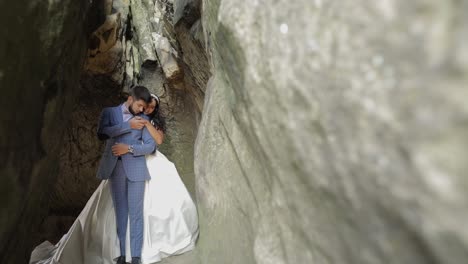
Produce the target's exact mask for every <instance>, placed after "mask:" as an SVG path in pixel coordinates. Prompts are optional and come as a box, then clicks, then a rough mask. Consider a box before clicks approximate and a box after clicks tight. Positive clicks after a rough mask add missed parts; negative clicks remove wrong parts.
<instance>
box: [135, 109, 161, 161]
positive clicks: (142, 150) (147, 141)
mask: <svg viewBox="0 0 468 264" xmlns="http://www.w3.org/2000/svg"><path fill="white" fill-rule="evenodd" d="M145 119H146V118H145ZM142 141H143V144H138V145H133V156H135V157H136V156H142V155H148V154H151V153H154V152H155V151H156V149H157V145H156V142H155V141H154V139H153V137H152V136H151V134H150V133H149V131H148V129H147V128H146V127H144V128H143V131H142Z"/></svg>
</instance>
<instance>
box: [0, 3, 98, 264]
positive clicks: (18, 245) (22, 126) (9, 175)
mask: <svg viewBox="0 0 468 264" xmlns="http://www.w3.org/2000/svg"><path fill="white" fill-rule="evenodd" d="M103 8H104V7H103V3H102V1H98V0H95V1H21V0H20V1H13V2H12V1H1V2H0V24H1V26H0V39H1V41H0V90H1V96H0V98H1V99H0V105H1V111H0V116H1V117H0V120H1V121H0V122H1V126H0V134H1V136H0V146H1V159H0V175H1V177H0V179H1V180H0V181H1V184H0V186H1V187H0V189H1V191H0V201H1V203H2V206H1V208H2V209H1V211H0V262H2V263H26V262H27V260H28V258H29V256H30V252H31V249H32V247H33V246H34V245H36V244H37V243H38V242H40V241H41V240H42V239H43V237H40V236H39V235H38V233H37V231H38V230H39V226H40V224H41V222H42V221H43V220H44V218H45V216H46V215H47V213H48V199H47V198H48V194H49V193H50V191H51V186H53V184H54V182H55V180H56V176H57V167H58V166H57V165H58V159H59V154H60V149H61V148H62V146H63V144H62V143H63V142H62V139H63V135H64V133H65V131H66V129H67V126H68V124H69V122H68V120H69V117H70V113H71V110H72V105H73V103H74V102H75V96H76V95H77V92H78V90H79V85H78V84H79V78H80V72H81V68H82V65H83V62H84V59H85V57H86V48H87V46H88V39H89V36H90V34H91V32H93V31H94V30H95V28H96V27H97V25H99V24H101V23H102V22H103V17H101V16H100V15H99V14H100V13H101V11H102V9H103Z"/></svg>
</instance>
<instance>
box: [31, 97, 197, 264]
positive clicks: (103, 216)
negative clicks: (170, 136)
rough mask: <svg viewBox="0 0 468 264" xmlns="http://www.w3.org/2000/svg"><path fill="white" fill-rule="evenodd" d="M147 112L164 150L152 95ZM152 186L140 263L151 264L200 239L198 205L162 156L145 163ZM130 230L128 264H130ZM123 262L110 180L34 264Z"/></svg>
mask: <svg viewBox="0 0 468 264" xmlns="http://www.w3.org/2000/svg"><path fill="white" fill-rule="evenodd" d="M151 97H152V102H151V104H149V105H148V107H147V108H146V110H145V114H146V115H147V116H148V117H149V118H150V121H147V122H146V124H145V126H146V128H147V129H148V131H149V132H150V134H151V136H152V137H153V138H154V140H155V141H156V143H157V144H158V145H159V144H161V143H162V141H163V138H164V132H165V130H166V127H165V122H164V119H163V118H162V116H161V114H160V111H159V98H158V97H157V96H156V95H154V94H152V95H151ZM146 164H147V166H148V170H149V173H150V175H151V180H149V181H146V184H145V194H144V211H143V214H144V234H143V247H142V255H141V262H142V263H143V264H150V263H155V262H158V261H160V260H161V259H162V258H165V257H168V256H171V255H178V254H182V253H184V252H187V251H190V250H192V249H193V248H194V245H195V241H196V239H197V237H198V218H197V210H196V207H195V204H194V202H193V200H192V198H191V197H190V194H189V193H188V191H187V189H186V187H185V185H184V184H183V182H182V181H181V179H180V177H179V174H178V172H177V169H176V167H175V166H174V164H173V163H172V162H171V161H169V160H168V159H167V158H166V156H164V154H162V153H161V152H159V151H157V152H156V153H155V154H153V155H148V156H147V157H146ZM128 228H129V227H128V226H127V243H126V245H127V248H126V252H127V254H126V256H127V259H126V261H127V262H129V261H130V260H131V258H130V256H131V254H130V237H129V233H130V232H129V231H128ZM119 256H120V248H119V239H118V237H117V232H116V218H115V212H114V207H113V202H112V197H111V192H110V182H109V180H104V181H102V182H101V184H100V185H99V186H98V188H97V189H96V191H95V192H94V193H93V195H92V196H91V198H90V199H89V200H88V202H87V204H86V206H85V207H84V209H83V211H81V213H80V215H79V216H78V218H77V219H76V220H75V222H74V223H73V225H72V226H71V228H70V229H69V231H68V233H67V234H65V235H64V236H63V237H62V238H61V239H60V241H59V242H58V243H57V244H56V245H52V244H51V243H50V242H49V241H45V242H43V243H42V244H40V245H39V246H37V247H36V248H35V249H34V250H33V252H32V254H31V259H30V262H29V263H30V264H33V263H34V264H56V263H57V264H58V263H60V264H75V263H76V264H83V263H87V264H94V263H99V264H100V263H103V264H113V263H114V260H116V258H117V257H119Z"/></svg>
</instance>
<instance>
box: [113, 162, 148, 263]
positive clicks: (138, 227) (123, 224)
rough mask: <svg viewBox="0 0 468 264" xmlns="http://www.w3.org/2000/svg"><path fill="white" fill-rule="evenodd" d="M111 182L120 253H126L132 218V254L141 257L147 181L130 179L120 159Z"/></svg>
mask: <svg viewBox="0 0 468 264" xmlns="http://www.w3.org/2000/svg"><path fill="white" fill-rule="evenodd" d="M110 183H111V184H110V186H111V193H112V201H113V202H114V209H115V215H116V220H117V236H118V237H119V240H120V253H121V255H122V256H123V255H125V243H126V236H127V224H128V219H129V218H130V250H131V255H132V257H141V248H142V246H143V201H144V200H143V199H144V193H145V181H130V180H128V178H127V175H126V173H125V170H124V167H123V164H122V160H120V159H119V160H117V164H116V166H115V168H114V171H113V172H112V175H111V177H110Z"/></svg>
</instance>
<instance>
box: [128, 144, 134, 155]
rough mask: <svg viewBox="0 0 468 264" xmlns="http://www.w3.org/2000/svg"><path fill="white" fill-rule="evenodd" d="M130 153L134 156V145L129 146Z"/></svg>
mask: <svg viewBox="0 0 468 264" xmlns="http://www.w3.org/2000/svg"><path fill="white" fill-rule="evenodd" d="M128 152H130V153H132V154H133V145H129V146H128Z"/></svg>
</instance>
